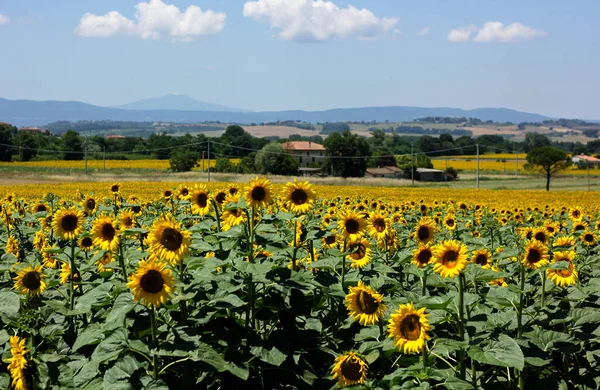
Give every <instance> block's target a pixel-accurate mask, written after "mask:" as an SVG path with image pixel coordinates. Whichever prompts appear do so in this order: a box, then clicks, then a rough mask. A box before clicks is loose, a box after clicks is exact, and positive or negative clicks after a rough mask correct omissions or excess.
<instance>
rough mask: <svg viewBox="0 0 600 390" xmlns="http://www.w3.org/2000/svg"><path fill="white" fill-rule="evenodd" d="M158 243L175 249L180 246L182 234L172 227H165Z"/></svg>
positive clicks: (172, 249)
mask: <svg viewBox="0 0 600 390" xmlns="http://www.w3.org/2000/svg"><path fill="white" fill-rule="evenodd" d="M160 243H161V244H162V245H163V246H164V247H165V248H167V249H168V250H170V251H175V250H177V249H179V248H180V247H181V244H182V243H183V236H182V235H181V233H180V232H179V231H177V230H175V229H173V228H166V229H165V230H163V232H162V234H161V236H160Z"/></svg>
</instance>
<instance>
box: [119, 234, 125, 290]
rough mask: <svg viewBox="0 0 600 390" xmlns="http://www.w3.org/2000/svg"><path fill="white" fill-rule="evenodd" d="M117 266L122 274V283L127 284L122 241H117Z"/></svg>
mask: <svg viewBox="0 0 600 390" xmlns="http://www.w3.org/2000/svg"><path fill="white" fill-rule="evenodd" d="M119 265H120V266H121V271H122V272H123V281H124V282H125V283H127V268H125V255H124V254H123V241H122V240H119Z"/></svg>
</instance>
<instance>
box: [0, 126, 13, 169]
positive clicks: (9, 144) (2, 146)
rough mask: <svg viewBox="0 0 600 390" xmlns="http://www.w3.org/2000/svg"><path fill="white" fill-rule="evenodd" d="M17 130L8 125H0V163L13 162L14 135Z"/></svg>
mask: <svg viewBox="0 0 600 390" xmlns="http://www.w3.org/2000/svg"><path fill="white" fill-rule="evenodd" d="M16 131H17V128H16V127H14V126H12V125H9V124H8V123H0V161H11V160H12V154H13V151H14V147H13V145H14V144H13V134H14V133H15V132H16Z"/></svg>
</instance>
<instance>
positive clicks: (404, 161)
mask: <svg viewBox="0 0 600 390" xmlns="http://www.w3.org/2000/svg"><path fill="white" fill-rule="evenodd" d="M413 159H414V163H413ZM396 161H397V162H398V163H397V165H396V166H397V167H398V168H400V169H402V173H403V176H404V177H405V178H407V179H408V178H411V177H412V176H411V172H410V170H411V168H413V167H414V172H413V174H414V177H415V179H417V180H418V179H419V176H418V172H417V168H433V163H432V162H431V159H430V158H429V157H427V155H425V154H415V155H414V156H413V157H412V158H411V156H407V155H403V156H399V157H397V158H396Z"/></svg>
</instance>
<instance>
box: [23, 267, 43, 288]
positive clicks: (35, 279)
mask: <svg viewBox="0 0 600 390" xmlns="http://www.w3.org/2000/svg"><path fill="white" fill-rule="evenodd" d="M41 285H42V278H41V277H40V274H39V273H37V272H35V271H29V272H27V273H26V274H25V275H23V286H25V287H27V289H29V290H37V289H38V288H40V286H41Z"/></svg>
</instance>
